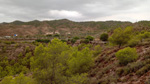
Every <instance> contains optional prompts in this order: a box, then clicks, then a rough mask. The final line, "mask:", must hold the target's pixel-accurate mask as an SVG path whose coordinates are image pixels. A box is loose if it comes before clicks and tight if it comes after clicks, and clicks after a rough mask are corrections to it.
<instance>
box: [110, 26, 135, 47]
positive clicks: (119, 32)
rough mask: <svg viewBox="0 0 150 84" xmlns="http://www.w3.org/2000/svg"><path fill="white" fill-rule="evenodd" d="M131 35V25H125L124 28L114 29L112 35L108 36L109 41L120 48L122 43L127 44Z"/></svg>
mask: <svg viewBox="0 0 150 84" xmlns="http://www.w3.org/2000/svg"><path fill="white" fill-rule="evenodd" d="M131 37H132V28H131V27H127V28H125V29H121V28H117V29H115V30H114V33H113V34H112V36H111V37H110V38H109V42H110V43H112V44H115V45H119V48H120V47H121V46H122V45H124V44H127V43H128V41H129V40H130V39H131Z"/></svg>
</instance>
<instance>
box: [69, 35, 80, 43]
mask: <svg viewBox="0 0 150 84" xmlns="http://www.w3.org/2000/svg"><path fill="white" fill-rule="evenodd" d="M78 39H80V38H79V37H77V36H76V37H73V38H72V39H71V43H75V42H76V41H77V40H78Z"/></svg>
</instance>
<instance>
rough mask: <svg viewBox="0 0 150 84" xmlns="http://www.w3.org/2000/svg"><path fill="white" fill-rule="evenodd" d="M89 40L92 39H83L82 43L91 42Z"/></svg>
mask: <svg viewBox="0 0 150 84" xmlns="http://www.w3.org/2000/svg"><path fill="white" fill-rule="evenodd" d="M89 42H90V40H89V39H84V40H81V43H85V44H87V43H89Z"/></svg>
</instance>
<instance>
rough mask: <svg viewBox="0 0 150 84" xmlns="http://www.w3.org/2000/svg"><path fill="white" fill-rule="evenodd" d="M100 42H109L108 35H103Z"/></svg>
mask: <svg viewBox="0 0 150 84" xmlns="http://www.w3.org/2000/svg"><path fill="white" fill-rule="evenodd" d="M100 40H102V41H107V40H108V34H107V33H103V34H101V36H100Z"/></svg>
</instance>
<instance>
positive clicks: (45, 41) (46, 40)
mask: <svg viewBox="0 0 150 84" xmlns="http://www.w3.org/2000/svg"><path fill="white" fill-rule="evenodd" d="M35 41H36V42H43V43H49V42H50V40H49V39H37V40H35Z"/></svg>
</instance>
